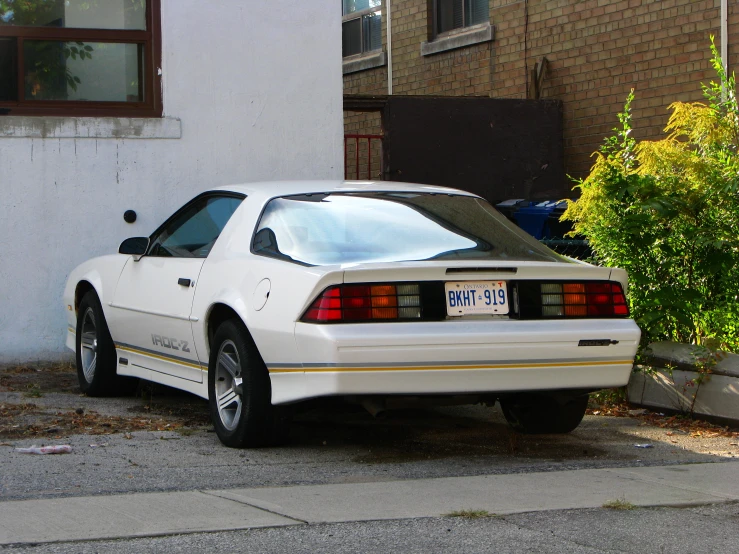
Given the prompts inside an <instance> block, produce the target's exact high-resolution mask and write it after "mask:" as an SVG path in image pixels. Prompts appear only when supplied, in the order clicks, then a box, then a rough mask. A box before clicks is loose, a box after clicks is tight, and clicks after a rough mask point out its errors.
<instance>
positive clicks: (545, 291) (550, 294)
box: [541, 282, 629, 317]
mask: <svg viewBox="0 0 739 554" xmlns="http://www.w3.org/2000/svg"><path fill="white" fill-rule="evenodd" d="M541 304H542V306H541V315H542V316H543V317H627V316H628V315H629V306H628V304H627V303H626V296H625V295H624V291H623V289H622V288H621V284H620V283H611V282H609V283H603V282H598V283H588V282H584V283H542V284H541Z"/></svg>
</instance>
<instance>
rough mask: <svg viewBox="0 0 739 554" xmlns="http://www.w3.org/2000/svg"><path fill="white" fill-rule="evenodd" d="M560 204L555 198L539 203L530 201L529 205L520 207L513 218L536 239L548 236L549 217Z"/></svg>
mask: <svg viewBox="0 0 739 554" xmlns="http://www.w3.org/2000/svg"><path fill="white" fill-rule="evenodd" d="M560 204H561V202H559V201H554V200H547V201H546V202H538V203H534V202H530V203H529V205H528V206H523V207H520V208H519V209H518V210H517V211H516V212H515V213H514V214H513V218H514V219H515V220H516V223H517V224H518V226H519V227H521V229H523V230H524V231H526V232H527V233H528V234H530V235H531V236H533V237H534V238H535V239H539V240H541V239H543V238H548V237H549V226H548V225H547V219H548V218H549V215H550V214H551V213H552V211H553V210H554V209H555V208H556V207H557V206H559V205H560Z"/></svg>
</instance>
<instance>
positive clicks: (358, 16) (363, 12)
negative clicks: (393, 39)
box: [341, 0, 385, 60]
mask: <svg viewBox="0 0 739 554" xmlns="http://www.w3.org/2000/svg"><path fill="white" fill-rule="evenodd" d="M384 6H385V2H384V0H382V1H381V2H380V5H379V6H375V7H374V8H367V9H364V10H360V11H356V12H351V13H348V14H346V15H344V13H343V12H344V6H343V3H342V6H341V12H342V15H341V31H342V33H343V32H344V23H348V22H349V21H354V20H355V19H358V20H359V42H360V44H361V45H362V51H361V52H358V53H356V54H349V55H348V56H344V55H343V52H342V59H344V60H351V59H354V58H359V57H361V56H367V55H369V54H372V53H377V52H382V35H381V36H380V45H379V46H378V47H377V48H375V49H373V50H365V49H364V25H363V24H362V23H363V22H362V19H363V18H364V17H365V16H367V15H370V14H373V13H374V12H377V11H379V12H380V26H382V19H383V15H384V14H383V10H384ZM342 42H343V39H342Z"/></svg>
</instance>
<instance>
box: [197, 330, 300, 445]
mask: <svg viewBox="0 0 739 554" xmlns="http://www.w3.org/2000/svg"><path fill="white" fill-rule="evenodd" d="M271 398H272V387H271V383H270V379H269V371H268V370H267V366H266V365H265V364H264V361H263V360H262V357H261V356H260V354H259V351H258V350H257V346H256V344H254V340H253V339H252V338H251V335H250V334H249V332H248V331H247V329H246V326H244V324H243V323H242V322H241V321H236V320H229V321H225V322H224V323H223V324H221V326H220V327H218V329H217V330H216V333H215V335H214V337H213V343H212V345H211V351H210V360H209V363H208V404H209V408H210V416H211V419H212V420H213V425H214V427H215V431H216V435H217V436H218V438H219V439H220V441H221V442H222V443H223V444H224V445H226V446H230V447H232V448H253V447H259V446H269V445H274V444H276V443H277V442H280V441H281V440H284V438H285V435H286V434H287V433H286V431H287V425H288V423H289V422H288V421H287V420H286V418H285V417H284V416H283V411H282V410H279V409H278V408H276V407H274V406H272V401H271Z"/></svg>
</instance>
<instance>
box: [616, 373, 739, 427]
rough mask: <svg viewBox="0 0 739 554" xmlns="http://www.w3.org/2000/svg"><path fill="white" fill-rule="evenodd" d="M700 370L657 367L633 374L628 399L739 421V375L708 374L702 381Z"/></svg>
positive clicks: (669, 408) (650, 405)
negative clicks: (698, 378)
mask: <svg viewBox="0 0 739 554" xmlns="http://www.w3.org/2000/svg"><path fill="white" fill-rule="evenodd" d="M698 376H699V373H698V372H697V371H689V370H683V369H673V370H669V369H664V368H657V369H656V370H655V371H654V372H653V373H644V372H635V373H632V374H631V379H630V380H629V385H628V387H627V397H628V400H629V402H631V403H632V404H636V405H639V406H645V407H650V408H664V409H667V410H675V411H679V412H685V413H689V412H691V408H692V412H693V413H694V414H697V415H705V416H711V417H714V418H720V419H721V420H724V421H727V422H736V423H739V377H732V376H727V375H716V374H713V375H708V376H706V377H704V379H703V381H702V382H701V383H700V385H698V384H696V383H695V382H694V379H695V378H696V377H698Z"/></svg>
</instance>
